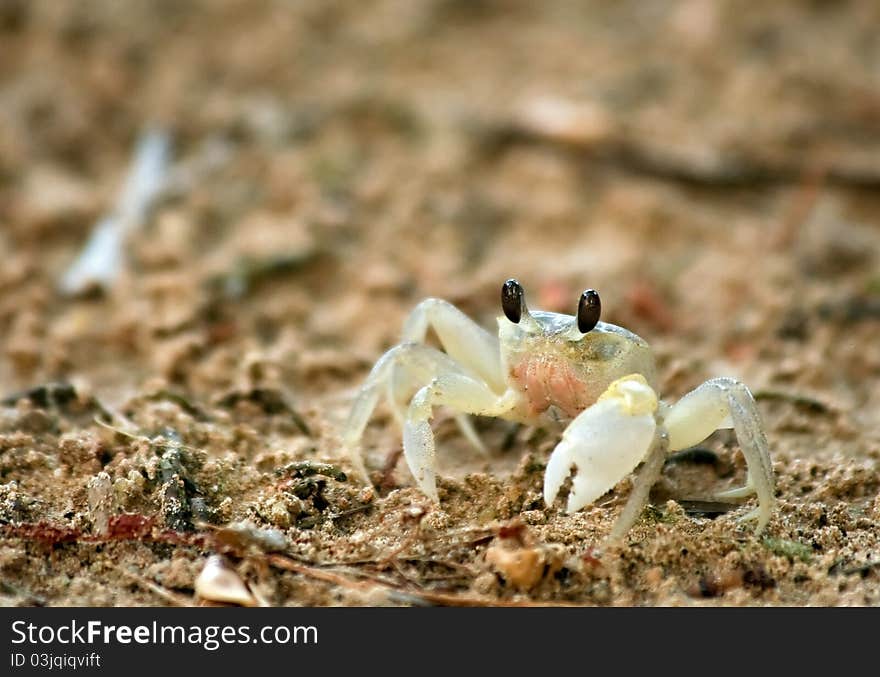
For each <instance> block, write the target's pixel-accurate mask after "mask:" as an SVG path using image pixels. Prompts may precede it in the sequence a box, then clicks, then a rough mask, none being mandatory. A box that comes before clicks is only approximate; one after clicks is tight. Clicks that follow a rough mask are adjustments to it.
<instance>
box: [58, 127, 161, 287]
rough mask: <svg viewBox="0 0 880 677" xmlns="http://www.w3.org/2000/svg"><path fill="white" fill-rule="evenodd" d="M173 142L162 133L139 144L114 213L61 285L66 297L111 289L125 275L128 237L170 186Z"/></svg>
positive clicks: (147, 135) (151, 132)
mask: <svg viewBox="0 0 880 677" xmlns="http://www.w3.org/2000/svg"><path fill="white" fill-rule="evenodd" d="M170 146H171V142H170V139H169V136H168V134H167V133H165V132H164V131H162V130H149V131H147V132H145V133H144V134H143V135H142V136H141V138H140V140H139V141H138V144H137V148H136V149H135V153H134V158H133V160H132V163H131V169H130V170H129V174H128V178H127V179H126V182H125V185H124V186H123V189H122V191H121V193H120V195H119V199H118V200H117V202H116V205H115V207H114V208H113V211H112V212H111V213H110V214H108V215H106V216H104V217H103V218H101V219H100V220H99V221H98V223H97V224H96V225H95V227H94V229H93V231H92V234H91V236H90V237H89V240H88V242H87V243H86V245H85V247H84V249H83V251H82V252H81V253H80V255H79V257H78V258H77V259H76V261H74V262H73V265H71V266H70V268H68V269H67V271H66V272H65V273H64V275H63V276H62V277H61V280H60V282H59V289H60V291H61V292H62V293H63V294H67V295H76V294H81V293H83V292H85V291H87V290H88V289H90V288H92V287H96V286H97V287H105V288H106V287H109V286H110V285H111V284H112V283H113V281H114V280H115V279H116V277H117V276H118V275H119V273H120V272H121V271H122V267H123V265H124V260H125V251H124V245H125V240H126V238H127V237H128V235H129V234H130V233H131V232H132V231H134V230H136V229H137V228H140V227H141V226H142V225H143V223H144V221H146V218H147V215H148V214H149V211H150V209H151V207H152V206H153V204H154V202H155V201H156V199H157V198H158V197H159V195H160V194H161V193H162V191H163V190H164V188H165V186H166V183H167V175H168V165H169V156H170Z"/></svg>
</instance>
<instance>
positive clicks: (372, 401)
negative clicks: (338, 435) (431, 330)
mask: <svg viewBox="0 0 880 677" xmlns="http://www.w3.org/2000/svg"><path fill="white" fill-rule="evenodd" d="M444 373H451V374H461V375H464V376H469V377H472V378H476V375H474V374H472V372H470V370H468V369H467V368H466V367H464V366H462V365H460V364H459V363H457V362H456V361H455V360H453V359H452V358H451V357H450V356H449V355H447V354H446V353H443V352H441V351H439V350H437V349H436V348H431V347H430V346H426V345H422V344H419V343H402V344H400V345H397V346H395V347H393V348H391V349H390V350H389V351H388V352H386V353H385V354H384V355H382V357H380V358H379V361H378V362H376V364H375V365H374V366H373V369H372V370H371V371H370V373H369V374H368V375H367V378H366V380H365V381H364V384H363V385H362V386H361V389H360V391H359V392H358V394H357V395H356V396H355V399H354V403H353V404H352V407H351V412H350V413H349V415H348V420H347V421H346V422H345V425H344V427H343V430H342V443H343V446H344V447H345V449H346V451H347V452H348V454H349V457H350V458H351V462H352V464H353V465H354V466H355V469H356V470H357V472H358V473H359V474H360V475H361V476H362V477H363V478H364V479H366V480H367V481H369V475H368V474H367V468H366V466H365V465H364V460H363V458H362V456H361V450H360V440H361V437H362V436H363V434H364V429H365V428H366V427H367V422H368V421H369V420H370V416H372V414H373V411H374V410H375V408H376V405H377V404H378V403H379V397H380V396H381V394H382V388H383V387H385V388H386V394H387V395H388V398H389V400H390V402H391V408H392V411H393V412H394V414H395V416H400V418H401V419H403V418H404V417H403V415H402V412H400V411H399V409H400V401H401V395H400V392H401V391H402V390H406V389H409V390H410V391H411V390H412V389H414V388H415V386H413V385H412V384H414V383H428V382H430V381H431V380H432V379H434V378H435V377H436V376H437V375H438V374H444Z"/></svg>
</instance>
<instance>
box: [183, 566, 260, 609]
mask: <svg viewBox="0 0 880 677" xmlns="http://www.w3.org/2000/svg"><path fill="white" fill-rule="evenodd" d="M195 590H196V594H197V595H198V596H199V597H201V598H202V599H205V600H208V601H211V602H225V603H227V604H238V605H239V606H257V600H256V599H255V598H254V596H253V595H252V594H251V591H250V590H249V589H248V587H247V586H246V585H245V583H244V581H242V580H241V578H240V577H239V575H238V574H237V573H235V571H233V570H232V569H230V568H229V567H228V566H227V565H226V560H225V559H224V558H223V557H222V556H221V555H211V556H210V557H209V558H208V559H207V561H206V562H205V566H204V567H203V568H202V571H201V573H199V575H198V577H197V578H196V583H195Z"/></svg>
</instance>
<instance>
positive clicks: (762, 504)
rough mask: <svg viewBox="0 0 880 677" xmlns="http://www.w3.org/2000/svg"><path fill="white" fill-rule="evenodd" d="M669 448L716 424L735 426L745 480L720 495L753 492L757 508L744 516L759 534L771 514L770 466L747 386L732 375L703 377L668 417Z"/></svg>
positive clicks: (686, 442) (700, 436)
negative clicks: (735, 487) (755, 496)
mask: <svg viewBox="0 0 880 677" xmlns="http://www.w3.org/2000/svg"><path fill="white" fill-rule="evenodd" d="M664 425H665V427H666V430H667V431H668V433H669V448H670V449H671V450H673V451H675V450H677V449H685V448H687V447H690V446H693V445H695V444H697V443H699V442H701V441H702V440H704V439H706V438H707V437H708V436H709V435H711V434H712V433H713V432H714V431H715V430H717V429H719V428H733V429H734V430H735V431H736V439H737V441H738V442H739V444H740V447H741V448H742V452H743V456H745V459H746V465H747V467H748V478H747V480H746V484H745V486H743V487H740V488H738V489H733V490H731V491H727V492H723V493H722V494H719V497H724V498H732V497H737V498H739V497H743V496H747V495H749V494H751V493H755V494H757V497H758V508H757V509H756V510H754V511H753V512H752V513H749V514H748V515H746V518H747V519H756V520H757V522H758V524H757V527H756V530H755V533H760V532H761V531H762V530H763V529H764V527H765V526H766V525H767V522H768V521H769V520H770V515H771V514H772V512H773V505H774V502H775V498H774V486H773V466H772V463H771V461H770V451H769V448H768V445H767V438H766V437H765V436H764V431H763V426H762V425H761V417H760V415H759V413H758V407H757V405H756V404H755V399H754V398H753V397H752V393H751V392H750V391H749V389H748V388H747V387H746V386H745V385H744V384H743V383H741V382H740V381H737V380H736V379H733V378H714V379H710V380H708V381H706V382H705V383H703V384H702V385H700V386H698V387H697V388H696V389H694V390H692V391H691V392H689V393H688V394H687V395H685V396H684V397H682V398H681V399H680V400H679V401H678V402H677V403H675V404H674V405H673V406H672V407H671V408H670V410H669V413H668V414H667V415H666V418H665V421H664Z"/></svg>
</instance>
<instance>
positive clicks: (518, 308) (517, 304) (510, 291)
mask: <svg viewBox="0 0 880 677" xmlns="http://www.w3.org/2000/svg"><path fill="white" fill-rule="evenodd" d="M523 295H524V292H523V288H522V285H521V284H520V283H519V282H517V281H516V280H514V279H510V280H508V281H507V282H505V283H504V285H503V286H502V287H501V310H503V311H504V316H505V317H506V318H507V319H508V320H510V321H511V322H513V323H514V324H519V321H520V320H521V319H522V309H523Z"/></svg>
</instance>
